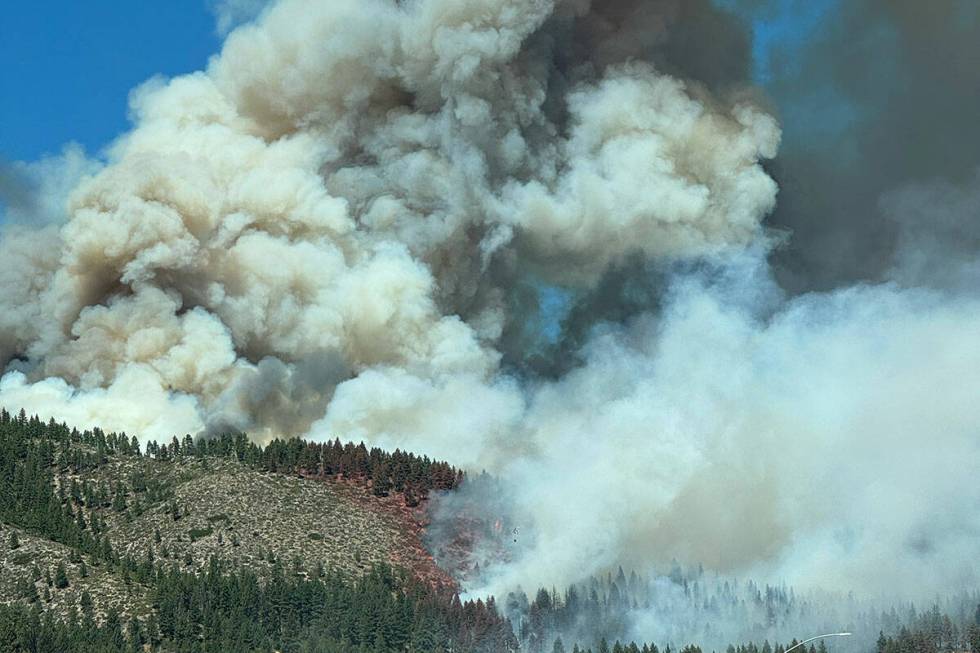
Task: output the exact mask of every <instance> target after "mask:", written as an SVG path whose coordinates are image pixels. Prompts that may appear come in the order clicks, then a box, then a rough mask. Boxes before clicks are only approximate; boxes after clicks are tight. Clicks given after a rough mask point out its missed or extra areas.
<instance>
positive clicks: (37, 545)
mask: <svg viewBox="0 0 980 653" xmlns="http://www.w3.org/2000/svg"><path fill="white" fill-rule="evenodd" d="M142 449H143V448H141V447H140V446H139V444H138V442H137V441H136V440H135V438H132V437H127V436H124V435H122V434H115V433H104V432H102V431H100V430H98V429H93V430H91V431H83V432H80V431H78V430H75V429H72V428H69V427H67V426H66V425H63V424H57V423H54V422H53V421H49V422H44V421H42V420H40V419H38V418H37V417H28V416H27V415H25V414H23V413H21V414H20V415H18V416H12V415H10V414H9V413H7V412H6V411H2V410H0V569H2V575H0V651H52V652H54V651H58V652H61V651H93V652H95V651H100V652H101V651H110V652H111V651H141V650H152V651H273V650H279V651H358V652H359V653H362V652H371V653H374V652H378V653H380V652H383V651H413V652H414V651H447V652H448V651H453V652H466V651H480V652H483V651H486V652H492V651H515V650H521V651H528V652H530V653H547V652H548V651H552V652H553V653H562V652H563V651H565V652H566V653H567V652H569V651H576V650H577V651H580V652H581V653H589V652H591V653H673V651H675V650H679V651H681V653H699V652H700V651H701V650H702V649H700V648H698V647H697V646H691V645H688V646H685V644H687V642H689V641H697V642H699V643H701V644H702V645H704V644H705V643H706V642H707V643H711V647H712V649H714V650H717V651H719V652H720V651H722V650H726V651H727V653H781V652H782V651H784V650H785V649H786V648H788V647H790V646H792V645H793V644H794V643H795V640H794V639H793V637H792V636H788V635H787V636H784V634H785V633H790V632H793V633H799V634H801V635H802V634H808V633H807V631H806V629H807V628H812V627H814V625H815V624H819V623H822V622H824V621H825V622H826V623H828V624H830V623H835V622H834V620H835V619H838V621H837V622H836V623H838V624H839V623H840V622H839V618H840V615H841V614H844V613H842V612H839V611H837V612H835V610H837V607H839V604H829V608H828V604H826V603H821V602H819V601H816V600H813V599H812V598H808V597H805V596H802V595H796V594H794V593H793V592H792V590H789V589H787V588H784V587H781V588H777V587H768V586H766V587H760V586H756V585H754V584H752V583H742V584H739V583H734V582H733V583H729V582H727V581H724V582H723V581H721V580H719V579H717V578H709V577H708V576H706V575H705V574H704V573H703V572H702V571H701V570H700V569H692V570H681V569H680V568H679V567H678V568H676V569H675V570H673V571H672V572H670V573H669V574H666V575H664V576H658V577H654V578H647V577H645V576H641V575H638V574H635V573H630V574H626V573H625V572H624V571H622V570H619V572H618V573H616V574H609V575H607V576H606V577H603V578H594V579H592V580H591V581H589V582H586V583H583V584H580V585H576V586H573V587H569V588H567V589H566V590H564V591H563V592H561V593H559V592H557V591H555V590H545V589H539V590H537V591H536V592H534V593H532V594H531V596H532V597H533V598H530V599H529V597H528V595H527V594H525V593H524V592H521V591H515V592H513V593H510V594H509V595H507V596H506V597H501V599H500V601H499V602H498V601H495V600H494V599H493V598H488V599H487V600H485V601H484V600H472V601H462V600H460V597H459V595H458V593H457V591H458V588H457V587H456V584H455V581H454V579H453V578H451V577H450V576H449V575H448V574H447V573H446V572H444V571H442V570H441V569H439V568H438V567H437V566H436V565H435V563H434V561H433V559H432V556H431V555H430V554H429V553H428V551H426V549H425V548H424V547H423V544H422V540H423V533H422V528H423V526H424V524H425V509H426V505H427V504H428V501H426V499H427V497H428V495H429V493H431V492H433V491H452V490H453V489H454V488H457V487H458V486H459V485H460V484H461V483H464V482H465V479H464V476H463V474H462V473H461V472H460V471H459V470H456V469H454V468H452V467H451V466H450V465H448V464H446V463H441V462H435V461H431V460H429V459H427V458H425V457H418V456H415V455H412V454H408V453H404V452H400V451H396V452H394V453H386V452H383V451H381V450H379V449H370V450H369V449H367V448H366V447H364V446H363V445H354V444H350V443H348V444H342V443H340V442H339V441H334V442H331V443H327V444H314V443H307V442H303V441H300V440H290V441H275V442H272V443H270V444H268V445H266V446H264V447H260V446H257V445H255V444H254V443H251V442H250V441H249V440H248V438H247V437H245V436H244V435H242V434H227V435H222V436H220V437H216V438H213V439H202V440H193V439H192V438H190V437H185V438H183V439H176V438H175V439H173V440H172V441H171V442H169V443H166V444H158V443H152V442H151V443H150V444H149V445H148V446H146V447H145V450H142ZM480 482H482V483H491V482H494V481H493V480H492V479H489V478H488V477H480ZM470 526H472V525H470ZM454 537H455V536H454ZM455 539H458V538H455ZM977 600H978V597H977V596H966V597H958V598H957V599H955V600H948V601H947V602H946V603H945V604H944V605H943V606H942V610H943V612H940V607H939V606H938V605H937V606H935V607H933V608H932V609H930V610H916V609H915V608H914V606H908V607H907V608H903V609H901V610H898V611H896V610H894V609H893V610H891V612H880V613H876V612H874V611H870V610H865V611H853V610H852V611H851V612H848V613H846V614H848V615H849V616H848V619H850V621H848V622H847V623H846V624H843V625H846V626H847V627H848V628H850V629H853V630H855V632H856V635H860V639H859V638H858V637H855V640H858V639H859V641H860V642H863V643H864V644H861V645H859V646H857V647H856V648H852V649H836V650H857V651H867V653H872V648H873V644H872V642H874V640H875V637H877V638H878V643H877V648H878V650H877V653H942V652H953V651H962V650H967V649H972V650H973V651H974V652H975V653H980V610H978V609H975V606H976V604H977ZM733 623H738V624H740V630H738V631H737V632H738V633H740V636H739V638H738V639H725V638H726V637H734V635H733V634H732V633H735V632H736V631H735V630H731V629H728V626H727V625H730V624H733ZM879 633H880V636H879V635H878V634H879ZM685 638H687V639H685ZM749 640H752V641H751V642H750V641H749ZM778 641H784V642H786V643H784V644H779V643H777V642H778ZM635 642H639V643H635ZM720 642H725V643H727V642H731V645H730V646H722V645H721V644H720ZM752 642H755V643H752ZM865 644H866V645H865ZM704 650H711V649H708V648H705V649H704ZM821 650H822V646H821V645H820V644H815V645H813V646H811V647H810V648H808V649H806V653H820V652H821Z"/></svg>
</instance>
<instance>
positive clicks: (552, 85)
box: [0, 0, 980, 593]
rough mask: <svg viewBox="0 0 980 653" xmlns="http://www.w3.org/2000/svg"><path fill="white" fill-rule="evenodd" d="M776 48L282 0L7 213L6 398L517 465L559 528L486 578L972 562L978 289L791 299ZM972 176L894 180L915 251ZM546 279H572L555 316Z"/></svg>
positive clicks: (951, 573) (793, 240)
mask: <svg viewBox="0 0 980 653" xmlns="http://www.w3.org/2000/svg"><path fill="white" fill-rule="evenodd" d="M748 52H749V40H748V36H747V31H746V27H745V26H744V24H742V23H741V22H740V21H738V20H736V19H735V18H733V17H732V16H731V15H729V14H726V13H725V12H722V11H721V10H719V9H717V8H715V7H714V6H713V5H711V4H710V3H708V2H706V1H699V2H681V1H679V0H677V1H672V0H663V1H658V2H641V1H639V0H636V1H617V2H606V3H598V2H597V3H594V4H593V3H590V2H588V1H586V0H561V1H550V0H465V1H460V0H417V1H415V2H403V3H395V2H390V1H385V0H370V1H368V2H365V1H363V0H361V1H358V2H354V1H353V0H337V1H332V2H323V3H310V2H303V1H299V0H283V1H282V2H279V3H278V4H275V5H273V6H271V7H269V8H268V9H267V10H265V11H264V12H263V13H262V14H261V16H260V17H259V18H258V19H257V21H256V22H254V23H250V24H245V25H242V26H241V27H239V28H238V29H236V30H234V31H233V32H231V33H230V35H229V36H228V38H227V41H226V42H225V45H224V47H223V49H222V52H221V53H220V55H218V56H216V57H215V58H214V59H213V60H212V61H211V63H210V65H209V66H208V69H207V70H206V71H203V72H200V73H196V74H193V75H187V76H183V77H178V78H175V79H172V80H169V81H161V80H155V81H151V82H148V83H147V84H146V85H144V86H143V87H141V88H140V89H138V90H137V91H136V92H135V93H134V94H133V98H132V111H133V115H134V117H135V124H136V126H135V128H134V129H133V131H132V132H130V133H129V134H127V135H126V136H125V137H123V138H122V139H121V140H119V141H118V142H117V143H116V144H115V145H114V146H113V148H112V149H111V151H110V153H109V161H108V162H107V165H106V166H105V168H104V169H101V170H86V172H85V174H84V175H83V177H84V178H83V179H82V180H81V181H80V182H79V183H78V184H77V185H76V186H75V187H74V189H73V191H72V192H71V193H70V196H69V198H68V199H67V202H66V204H65V206H66V209H65V210H64V211H63V212H61V213H62V217H61V218H60V219H55V220H53V221H52V220H44V223H45V224H46V226H44V227H38V226H25V224H23V223H24V222H25V221H20V222H21V223H22V224H19V225H14V226H8V227H7V228H5V231H4V232H3V237H2V240H0V256H2V258H3V260H4V261H13V262H14V264H13V265H5V266H4V267H3V268H2V270H0V284H2V288H3V294H2V296H0V364H2V365H4V366H5V368H6V373H5V374H4V376H3V377H2V380H0V403H2V404H3V405H5V406H7V407H8V408H10V409H14V410H19V409H20V408H21V407H24V408H26V409H27V410H28V411H30V412H36V413H40V414H43V415H53V416H55V417H56V418H58V419H64V420H67V421H69V422H72V423H74V424H77V425H79V426H91V425H96V424H98V425H100V426H101V427H102V428H105V429H108V430H126V431H128V432H131V433H133V434H135V435H137V436H138V437H139V438H141V439H142V440H148V439H151V438H157V439H159V438H169V437H170V435H171V434H173V433H174V432H177V433H183V432H189V433H207V432H209V431H215V430H220V429H244V430H248V431H249V432H250V433H252V434H253V436H254V437H256V438H258V439H264V438H268V437H272V436H277V435H305V436H307V437H311V438H315V439H320V438H331V439H332V438H334V437H338V436H339V437H341V438H350V439H355V440H359V439H363V440H365V441H366V442H367V443H368V444H370V445H377V446H384V447H390V448H394V447H401V448H403V449H410V450H413V451H418V452H420V453H426V454H428V455H432V456H437V457H439V458H446V459H449V460H450V461H452V462H453V463H455V464H458V465H462V466H466V467H468V468H472V469H481V468H486V469H488V470H490V471H492V472H494V473H496V474H498V475H499V476H500V477H501V478H502V479H505V481H506V482H507V483H508V484H509V486H510V493H511V494H512V495H513V496H512V497H510V503H512V504H513V506H514V511H515V516H516V518H517V519H519V520H520V522H521V523H523V524H528V529H529V532H533V533H534V537H533V540H531V541H529V543H528V544H527V546H524V547H523V548H522V549H521V550H520V551H518V552H517V553H516V554H515V555H514V556H512V558H511V560H510V561H509V562H507V563H506V564H501V565H498V566H496V567H495V568H493V569H490V570H486V573H485V574H484V580H485V582H483V583H480V584H479V586H477V585H474V586H473V587H471V588H469V589H470V590H471V591H473V592H488V591H492V592H496V593H503V592H506V590H508V589H509V588H511V587H513V586H514V585H516V584H518V583H520V584H523V585H524V586H526V587H528V586H534V585H536V584H544V585H551V584H563V583H568V582H574V581H577V580H580V579H581V578H582V577H584V576H586V575H588V574H590V573H593V572H598V571H601V570H604V569H606V568H609V567H610V566H612V565H615V564H619V563H622V564H629V565H633V566H636V567H639V568H648V567H651V566H653V565H656V564H657V563H661V562H663V561H665V560H669V559H670V558H677V559H678V560H681V561H684V562H694V561H702V562H704V563H705V564H707V565H710V566H711V567H712V568H714V569H718V570H721V571H725V572H740V571H750V572H753V573H758V574H760V575H765V576H778V577H781V578H784V579H787V580H789V581H791V582H794V583H799V584H802V585H809V586H827V587H832V588H842V587H861V588H867V589H869V590H878V589H891V590H895V591H903V592H909V593H920V592H928V591H932V590H934V589H938V588H948V587H951V586H961V585H965V584H970V583H976V581H977V578H976V571H975V569H974V568H973V565H972V561H973V560H975V559H976V557H977V554H978V553H980V549H978V544H977V543H978V542H980V539H978V537H977V535H978V534H980V521H978V515H980V511H978V510H977V508H978V507H980V490H978V489H977V488H978V487H980V486H977V484H976V483H975V482H973V481H974V478H973V477H974V476H975V470H976V461H977V460H978V451H977V446H978V444H977V443H978V439H977V427H976V425H977V424H978V423H980V419H978V418H980V408H978V406H977V402H976V401H975V397H974V396H973V395H974V394H975V392H974V389H975V388H976V387H980V372H978V370H980V344H978V340H977V339H976V333H978V328H980V323H978V322H980V318H978V316H980V310H978V309H980V301H978V299H977V297H976V295H975V293H974V292H973V291H972V290H973V288H974V286H971V285H969V284H959V285H958V286H951V285H949V284H945V283H944V284H941V285H935V284H922V283H918V281H916V279H919V278H920V277H921V275H917V276H916V277H915V279H910V278H904V279H902V280H901V282H898V281H895V280H894V279H900V278H901V277H900V276H899V275H898V274H897V273H896V275H895V276H893V277H892V279H893V280H892V281H890V282H888V283H881V284H877V285H857V286H854V287H843V288H839V289H836V290H833V291H828V292H823V293H810V294H803V295H798V296H792V297H788V296H786V295H785V294H784V291H783V289H782V288H781V286H780V284H778V283H777V282H776V276H775V275H774V273H773V269H772V267H771V266H770V264H769V257H770V255H771V254H772V253H773V252H774V251H775V252H776V255H777V256H782V257H785V256H792V253H793V252H795V251H797V250H796V249H794V248H799V247H804V248H807V247H809V245H808V244H807V242H808V241H807V240H806V239H808V238H811V237H812V233H809V232H808V228H806V227H804V226H801V227H800V228H799V230H798V232H794V233H793V234H792V235H790V236H789V237H788V240H787V236H786V234H785V232H784V231H782V230H770V229H768V228H767V226H766V224H765V222H764V220H765V219H766V216H767V215H768V214H770V212H771V211H772V210H773V209H774V207H775V206H776V193H777V188H776V183H775V182H774V181H773V179H772V178H771V177H770V176H769V174H767V172H766V170H765V169H764V167H763V162H764V161H765V160H767V159H771V158H772V157H774V156H775V155H776V153H777V146H778V144H779V140H780V130H779V127H778V125H777V123H776V120H775V119H774V118H773V117H772V116H771V115H770V112H769V111H767V110H766V109H765V107H766V102H765V101H764V100H762V99H761V94H760V93H759V92H758V91H757V90H753V89H751V88H748V87H747V86H746V77H747V74H748V70H749V55H748ZM780 165H781V164H780ZM787 165H788V164H787ZM822 174H823V173H822ZM971 174H972V172H971ZM855 178H857V179H859V178H860V175H857V174H856V175H855ZM818 179H819V177H818V176H815V177H814V180H813V181H814V182H815V183H816V182H817V181H818ZM923 183H925V182H923ZM950 183H953V182H950ZM825 188H826V189H827V191H828V193H831V194H832V192H833V191H835V187H834V186H833V185H827V186H826V187H825ZM936 188H939V190H936ZM943 188H944V187H943V186H941V185H940V186H938V187H936V186H930V185H928V184H927V185H925V186H910V187H908V189H906V190H905V191H901V190H895V194H892V195H888V196H886V197H884V198H883V199H881V200H880V202H881V207H882V209H881V210H882V215H887V216H889V217H888V218H887V219H888V220H889V221H890V222H889V224H892V225H907V227H905V228H903V229H897V228H896V233H898V232H899V231H900V232H901V233H902V234H904V235H903V236H902V238H896V242H900V243H902V248H903V249H900V250H896V251H902V252H905V253H904V254H902V258H900V259H899V258H895V256H889V257H888V265H889V266H891V267H890V269H891V268H893V269H896V270H897V269H902V270H913V269H914V267H915V266H919V268H920V269H923V270H926V269H928V270H929V276H930V278H939V277H940V276H941V275H942V273H943V272H944V268H943V266H942V263H941V262H940V261H939V260H938V259H935V258H934V254H935V253H938V252H939V251H941V249H942V247H941V246H939V245H937V246H936V247H934V248H932V249H930V248H929V247H926V246H924V245H921V243H924V242H925V241H926V240H927V236H928V235H930V234H937V233H940V232H936V231H931V230H925V232H923V229H922V228H921V218H920V214H921V213H922V212H923V211H928V210H929V207H930V205H931V204H932V200H930V199H925V200H922V199H917V198H921V197H927V198H929V197H932V198H935V197H937V196H939V197H940V198H941V199H945V196H946V195H947V193H946V192H945V191H944V190H942V189H943ZM953 195H954V197H955V198H956V199H954V201H953V202H951V203H949V204H948V207H949V208H948V209H943V211H945V213H943V215H944V216H946V217H944V218H943V224H945V225H947V227H946V231H947V232H948V233H949V234H950V235H953V236H955V237H956V238H958V240H959V242H962V243H964V244H963V248H962V249H961V250H960V251H959V252H958V254H957V257H958V261H960V262H962V264H963V265H962V266H960V265H959V264H958V269H959V267H962V269H964V270H969V269H971V268H970V263H969V262H970V258H971V249H970V247H969V246H968V245H967V244H966V241H964V239H962V238H961V235H960V234H959V232H958V230H959V229H960V226H959V225H960V224H961V223H960V218H959V217H958V216H961V215H963V212H964V211H969V210H970V207H971V206H972V203H971V202H972V200H971V198H972V197H974V195H975V192H974V191H972V190H970V187H969V186H965V187H963V190H962V191H961V194H959V195H957V194H955V193H954V194H953ZM876 201H877V200H876ZM791 204H792V203H791ZM24 205H25V206H26V204H24ZM780 206H781V208H780V209H779V210H780V211H784V210H785V204H781V205H780ZM877 206H878V205H877V204H876V205H875V207H876V209H877ZM779 215H780V216H781V215H783V214H782V213H780V214H779ZM876 215H877V214H876ZM801 219H802V218H801ZM884 219H885V218H882V220H884ZM780 220H781V222H779V224H780V225H786V224H789V223H788V222H787V221H786V220H785V219H782V218H780ZM869 220H870V221H871V222H872V223H874V224H877V222H878V219H877V218H874V219H872V218H869ZM26 222H30V221H29V220H28V221H26ZM834 224H835V223H833V222H832V221H831V222H828V229H829V230H830V231H831V232H832V231H833V226H834ZM791 226H794V227H795V226H796V225H791ZM869 229H870V230H871V231H872V232H873V231H874V228H873V227H869ZM812 231H813V229H810V232H812ZM943 233H945V232H943ZM821 238H822V236H821ZM937 238H938V236H937ZM943 238H945V236H943ZM800 239H803V243H802V244H801V243H800ZM817 240H819V238H817ZM814 242H816V241H814ZM890 242H891V241H889V243H890ZM814 247H815V248H816V249H815V250H814V251H824V249H822V248H824V245H823V244H817V245H814ZM917 257H918V258H917ZM805 258H806V257H803V258H802V259H801V260H804V259H805ZM776 269H778V270H782V269H783V267H782V266H780V265H777V267H776ZM937 275H938V276H937ZM957 275H959V273H957ZM920 286H921V287H920ZM542 288H558V289H560V291H561V292H563V293H565V294H566V295H567V296H568V297H570V298H571V299H570V302H571V306H570V307H569V308H568V310H567V317H566V319H565V320H564V324H563V325H561V328H559V329H558V330H557V332H556V335H554V336H553V337H552V342H545V343H543V344H542V342H541V339H540V337H539V334H536V332H537V331H540V330H541V326H540V325H541V324H542V320H543V319H544V318H543V316H542V315H541V309H540V306H541V302H542V301H543V299H542V297H543V296H544V295H543V293H542ZM544 317H546V316H544ZM536 325H537V326H536ZM535 356H536V357H537V359H535V360H531V359H532V358H533V357H535Z"/></svg>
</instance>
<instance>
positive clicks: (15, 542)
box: [7, 531, 20, 551]
mask: <svg viewBox="0 0 980 653" xmlns="http://www.w3.org/2000/svg"><path fill="white" fill-rule="evenodd" d="M7 542H8V543H9V545H10V550H11V551H13V550H14V549H19V548H20V538H18V537H17V531H10V538H9V539H8V540H7Z"/></svg>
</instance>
